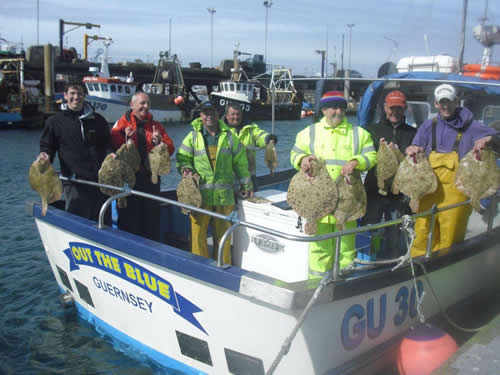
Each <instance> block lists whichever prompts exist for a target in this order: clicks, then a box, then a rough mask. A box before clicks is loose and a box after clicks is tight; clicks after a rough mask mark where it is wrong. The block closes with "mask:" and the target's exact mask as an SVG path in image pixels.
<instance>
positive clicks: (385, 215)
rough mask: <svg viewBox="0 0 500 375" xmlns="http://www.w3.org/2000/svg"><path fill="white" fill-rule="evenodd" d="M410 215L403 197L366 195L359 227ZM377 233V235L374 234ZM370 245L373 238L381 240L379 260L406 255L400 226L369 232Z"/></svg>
mask: <svg viewBox="0 0 500 375" xmlns="http://www.w3.org/2000/svg"><path fill="white" fill-rule="evenodd" d="M408 213H410V208H409V205H408V203H407V200H406V199H405V198H404V197H403V196H393V195H390V196H382V195H380V194H376V193H375V194H368V205H367V207H366V214H365V216H364V217H363V218H362V219H361V225H367V224H378V223H380V222H382V221H391V220H395V219H399V218H401V217H402V216H403V215H406V214H408ZM374 232H378V233H374ZM371 235H372V243H373V238H374V237H375V236H377V235H378V236H379V238H382V239H383V241H382V242H383V243H382V245H381V248H380V249H378V250H379V253H378V254H377V256H378V257H380V258H387V259H393V258H397V257H399V256H401V255H404V254H406V252H407V250H408V249H407V246H406V242H405V239H404V236H403V233H402V231H401V230H400V225H392V226H390V227H386V228H382V229H380V230H378V231H371Z"/></svg>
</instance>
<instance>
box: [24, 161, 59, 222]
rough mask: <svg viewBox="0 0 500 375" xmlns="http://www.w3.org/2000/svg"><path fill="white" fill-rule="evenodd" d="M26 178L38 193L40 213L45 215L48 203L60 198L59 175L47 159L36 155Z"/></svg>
mask: <svg viewBox="0 0 500 375" xmlns="http://www.w3.org/2000/svg"><path fill="white" fill-rule="evenodd" d="M28 179H29V182H30V185H31V187H32V188H33V190H35V191H37V192H38V193H39V194H40V198H41V199H42V215H43V216H45V214H46V213H47V207H48V205H49V203H52V202H55V201H57V200H59V199H61V196H62V184H61V181H60V180H59V175H58V174H57V172H56V170H55V169H54V167H53V166H52V164H50V161H49V160H48V159H46V158H41V157H38V158H37V159H36V160H35V161H34V162H33V164H31V167H30V170H29V174H28Z"/></svg>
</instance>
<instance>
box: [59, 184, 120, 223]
mask: <svg viewBox="0 0 500 375" xmlns="http://www.w3.org/2000/svg"><path fill="white" fill-rule="evenodd" d="M63 187H64V197H65V200H66V205H65V207H64V209H65V210H66V211H67V212H70V213H72V214H75V215H78V216H81V217H84V218H86V219H89V220H93V221H97V220H98V219H99V211H100V210H101V207H102V205H103V204H104V202H105V201H106V199H108V197H107V196H105V195H104V194H103V193H101V191H100V190H99V188H98V187H95V186H89V185H83V184H77V183H68V182H65V183H64V184H63ZM110 207H111V206H110ZM104 223H105V224H106V225H111V209H108V210H107V211H106V215H105V217H104Z"/></svg>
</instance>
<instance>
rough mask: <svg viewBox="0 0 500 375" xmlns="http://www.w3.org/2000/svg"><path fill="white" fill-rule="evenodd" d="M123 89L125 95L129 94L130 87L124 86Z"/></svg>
mask: <svg viewBox="0 0 500 375" xmlns="http://www.w3.org/2000/svg"><path fill="white" fill-rule="evenodd" d="M124 89H125V93H126V94H130V87H129V86H125V87H124Z"/></svg>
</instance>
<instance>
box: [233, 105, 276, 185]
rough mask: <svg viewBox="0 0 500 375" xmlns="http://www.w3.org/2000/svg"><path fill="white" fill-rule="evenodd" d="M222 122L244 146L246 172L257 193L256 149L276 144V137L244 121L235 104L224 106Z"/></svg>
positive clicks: (254, 124) (238, 106)
mask: <svg viewBox="0 0 500 375" xmlns="http://www.w3.org/2000/svg"><path fill="white" fill-rule="evenodd" d="M224 122H225V123H226V125H227V126H228V127H229V129H230V130H231V131H232V132H233V133H234V134H236V135H237V136H238V138H239V140H240V142H241V143H242V144H243V146H245V148H246V152H247V159H248V170H249V171H250V176H251V177H252V183H253V187H254V191H257V184H256V182H257V178H256V175H257V161H256V158H255V155H256V151H257V149H258V148H261V149H263V148H266V146H267V144H268V143H269V141H271V140H272V141H274V144H277V143H278V137H276V135H274V134H269V133H268V132H266V131H265V130H264V129H261V128H259V125H257V124H256V123H253V122H247V121H244V118H243V111H242V110H241V107H240V105H239V104H238V103H237V102H229V103H228V105H227V106H226V114H225V116H224ZM237 182H238V181H235V185H236V188H237V189H238V191H239V184H238V183H237Z"/></svg>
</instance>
